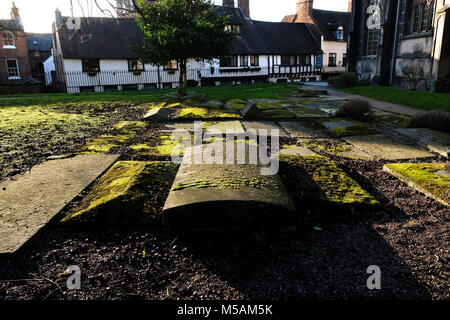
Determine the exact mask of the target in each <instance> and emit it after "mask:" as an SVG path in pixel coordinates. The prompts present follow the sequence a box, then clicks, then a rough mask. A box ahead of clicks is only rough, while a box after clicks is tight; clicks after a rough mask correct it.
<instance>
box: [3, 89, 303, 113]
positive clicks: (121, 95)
mask: <svg viewBox="0 0 450 320" xmlns="http://www.w3.org/2000/svg"><path fill="white" fill-rule="evenodd" d="M297 87H298V84H293V83H276V84H275V83H267V84H255V85H241V86H220V87H201V88H191V89H188V91H189V92H190V91H193V92H198V93H204V94H206V95H207V97H208V99H212V100H221V101H225V100H229V99H278V98H280V95H283V94H284V93H289V92H292V91H295V89H296V88H297ZM176 91H177V89H167V90H154V91H119V92H108V93H105V92H101V93H78V94H67V93H56V94H28V95H9V96H6V95H5V96H0V107H1V106H24V105H39V104H62V103H77V102H79V103H83V102H89V103H102V102H103V103H104V102H120V103H145V102H154V101H158V100H161V99H162V98H163V96H164V95H165V94H168V93H173V92H176Z"/></svg>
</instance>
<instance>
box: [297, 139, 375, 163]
mask: <svg viewBox="0 0 450 320" xmlns="http://www.w3.org/2000/svg"><path fill="white" fill-rule="evenodd" d="M301 143H302V145H304V146H305V147H307V148H310V149H311V150H315V151H316V150H317V152H318V151H319V150H320V151H322V152H325V153H327V154H328V155H333V156H336V157H341V158H348V159H355V160H373V159H374V157H373V156H371V155H370V154H368V153H367V152H365V151H363V150H361V149H359V148H356V147H355V146H353V145H351V144H349V143H346V142H342V141H339V140H337V139H304V140H303V139H302V140H301Z"/></svg>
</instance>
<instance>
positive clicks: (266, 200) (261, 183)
mask: <svg viewBox="0 0 450 320" xmlns="http://www.w3.org/2000/svg"><path fill="white" fill-rule="evenodd" d="M231 145H232V146H234V147H236V150H237V148H243V149H244V150H245V154H246V155H247V156H246V157H244V158H243V161H242V163H241V162H240V161H238V158H237V157H236V153H237V152H234V150H233V151H232V149H233V148H229V147H228V148H226V150H223V149H221V148H224V146H225V143H223V142H215V143H212V144H209V145H201V146H196V147H193V148H190V149H188V150H187V151H186V155H185V157H184V159H183V162H182V164H181V166H180V169H179V170H178V174H177V176H176V178H175V182H174V184H173V186H172V189H171V191H170V194H169V196H168V198H167V201H166V203H165V206H164V209H163V223H164V224H165V225H166V226H171V227H176V228H181V229H227V228H255V227H256V228H258V227H277V226H289V225H292V224H293V222H294V218H295V207H294V204H293V202H292V200H291V199H290V197H289V194H288V192H287V191H286V188H285V187H284V185H283V183H282V181H281V179H280V178H279V176H278V175H277V174H274V175H262V174H261V168H263V167H268V165H267V166H264V165H263V164H261V161H256V163H255V164H252V163H254V162H253V161H251V157H249V156H248V154H249V153H248V152H249V150H250V149H252V147H253V146H254V144H252V143H248V142H246V141H241V142H231ZM251 146H252V147H251ZM211 150H215V151H216V152H214V151H211ZM219 150H223V152H220V151H219ZM233 153H234V154H233ZM206 154H211V155H213V156H214V157H217V158H216V159H222V161H223V163H222V164H217V163H215V164H207V163H205V161H202V163H201V164H195V159H202V158H201V157H202V156H204V155H206ZM227 157H228V159H231V161H226V159H227ZM208 159H210V158H209V157H208ZM204 160H206V161H208V160H207V159H206V157H204ZM210 160H211V159H210ZM211 162H212V161H211Z"/></svg>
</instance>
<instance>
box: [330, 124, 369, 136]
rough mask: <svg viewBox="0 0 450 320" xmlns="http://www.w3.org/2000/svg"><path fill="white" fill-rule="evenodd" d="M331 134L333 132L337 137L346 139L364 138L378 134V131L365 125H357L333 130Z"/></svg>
mask: <svg viewBox="0 0 450 320" xmlns="http://www.w3.org/2000/svg"><path fill="white" fill-rule="evenodd" d="M331 132H333V133H334V134H335V135H337V136H339V137H346V136H363V135H368V134H377V133H378V130H376V129H372V128H369V127H367V126H366V125H364V124H355V125H353V126H349V127H342V128H336V129H333V130H332V131H331Z"/></svg>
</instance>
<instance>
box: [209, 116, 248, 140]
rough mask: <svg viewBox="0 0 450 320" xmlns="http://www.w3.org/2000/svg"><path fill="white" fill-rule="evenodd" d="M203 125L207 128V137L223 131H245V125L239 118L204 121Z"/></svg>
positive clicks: (224, 132)
mask: <svg viewBox="0 0 450 320" xmlns="http://www.w3.org/2000/svg"><path fill="white" fill-rule="evenodd" d="M203 127H204V128H205V134H204V136H205V137H209V136H210V135H212V134H218V133H222V134H223V135H225V134H226V133H227V131H228V132H231V133H244V132H245V130H244V127H243V126H242V124H241V122H240V121H239V120H230V121H204V122H203Z"/></svg>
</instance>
